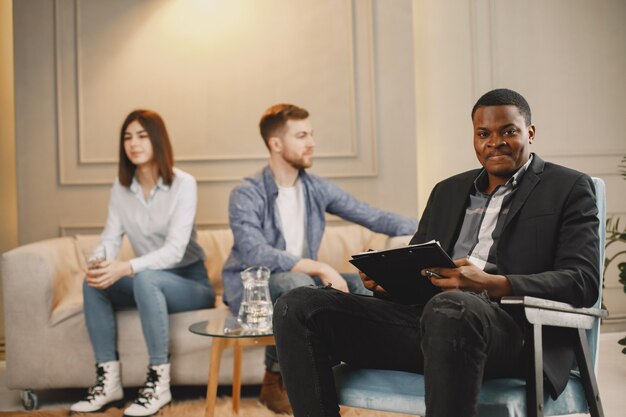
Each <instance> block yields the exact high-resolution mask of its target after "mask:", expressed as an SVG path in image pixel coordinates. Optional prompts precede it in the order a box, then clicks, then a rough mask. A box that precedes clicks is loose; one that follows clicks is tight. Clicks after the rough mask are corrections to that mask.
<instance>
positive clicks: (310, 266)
mask: <svg viewBox="0 0 626 417" xmlns="http://www.w3.org/2000/svg"><path fill="white" fill-rule="evenodd" d="M291 270H292V271H294V272H304V273H305V274H307V275H310V276H318V277H319V278H320V279H321V280H322V283H324V285H328V284H331V285H332V286H333V288H335V289H338V290H340V291H343V292H350V291H349V290H348V283H347V282H346V280H345V279H343V277H342V276H341V274H340V273H339V272H337V271H335V269H334V268H333V267H332V266H330V265H328V264H326V263H324V262H320V261H314V260H313V259H308V258H302V259H300V260H299V261H298V262H297V263H296V264H295V265H294V266H293V268H291Z"/></svg>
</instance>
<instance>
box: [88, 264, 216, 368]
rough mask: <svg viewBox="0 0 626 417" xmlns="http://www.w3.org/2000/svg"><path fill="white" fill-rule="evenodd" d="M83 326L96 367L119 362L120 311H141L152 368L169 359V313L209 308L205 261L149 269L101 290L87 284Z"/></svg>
mask: <svg viewBox="0 0 626 417" xmlns="http://www.w3.org/2000/svg"><path fill="white" fill-rule="evenodd" d="M83 297H84V304H85V307H84V309H85V321H86V322H87V330H88V332H89V339H90V340H91V346H92V347H93V350H94V352H95V355H96V363H103V362H108V361H114V360H117V359H118V358H117V348H116V344H117V343H116V342H117V323H116V320H115V310H116V308H120V307H121V308H125V307H126V308H128V307H132V308H137V309H138V310H139V317H140V319H141V328H142V330H143V336H144V339H145V341H146V345H147V346H148V353H149V355H150V365H161V364H164V363H167V362H168V360H169V321H168V314H170V313H180V312H182V311H189V310H199V309H203V308H211V307H213V305H214V304H215V292H214V291H213V288H211V283H210V282H209V278H208V273H207V270H206V268H205V266H204V262H203V261H198V262H195V263H193V264H191V265H187V266H184V267H179V268H173V269H162V270H146V271H142V272H139V273H137V274H135V276H134V277H129V276H125V277H122V278H121V279H120V280H119V281H117V282H116V283H115V284H113V285H111V286H110V287H109V288H107V289H104V290H99V289H96V288H93V287H90V286H89V285H87V282H86V281H85V282H84V283H83Z"/></svg>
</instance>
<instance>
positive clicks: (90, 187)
mask: <svg viewBox="0 0 626 417" xmlns="http://www.w3.org/2000/svg"><path fill="white" fill-rule="evenodd" d="M259 5H260V2H256V1H248V0H241V1H233V2H197V1H164V0H155V1H151V2H145V1H128V0H114V1H107V2H86V1H84V2H74V1H70V0H57V1H47V0H33V1H28V2H14V7H15V16H16V17H15V42H16V54H15V62H16V68H17V71H16V102H17V106H16V113H17V114H16V129H17V138H18V144H17V155H18V159H19V161H20V163H19V164H18V173H19V177H18V178H19V180H18V181H19V189H20V190H22V193H21V194H20V200H19V208H20V229H19V233H20V242H21V243H27V242H32V241H35V240H39V239H43V238H47V237H52V236H57V235H59V234H74V233H79V232H84V231H94V230H97V229H98V228H99V227H100V226H101V225H102V224H103V223H104V221H105V217H106V207H107V200H108V193H109V188H110V184H111V183H112V181H113V179H114V177H115V172H116V154H117V141H118V129H119V126H120V125H121V123H122V121H123V118H124V117H125V115H126V114H127V113H128V111H129V110H131V109H133V108H136V107H147V108H153V109H155V110H157V111H159V112H160V113H161V114H162V115H163V116H164V119H165V121H166V123H167V125H168V129H169V131H170V134H171V136H172V140H173V144H174V149H175V154H176V159H177V165H178V167H179V168H182V169H184V170H186V171H188V172H190V173H191V174H193V175H194V176H196V178H197V179H198V182H199V206H198V216H197V221H198V223H199V224H200V225H201V226H202V227H210V226H212V225H225V224H227V221H228V218H227V200H228V194H229V192H230V190H231V188H232V187H233V185H234V184H235V183H236V181H237V180H238V179H240V178H242V177H243V176H245V175H250V174H252V173H254V172H255V171H257V170H258V169H260V168H261V167H262V166H263V165H264V163H265V160H266V149H265V147H264V145H263V143H262V140H261V139H260V137H259V134H258V132H257V123H258V119H259V117H260V115H261V114H262V112H263V111H264V110H265V108H266V107H267V106H269V105H270V104H273V103H276V102H285V101H287V102H295V103H296V104H300V105H302V106H304V107H306V108H308V109H309V110H310V111H311V114H312V119H313V123H314V128H315V132H316V133H315V135H316V141H317V147H316V155H317V156H316V159H315V166H314V167H313V172H314V173H317V174H319V175H322V176H325V177H328V178H330V179H332V180H333V181H335V182H336V183H338V184H339V185H340V186H342V187H343V188H345V189H347V190H348V191H350V192H352V193H353V194H355V195H356V196H357V197H359V198H360V199H363V200H365V201H367V202H369V203H370V204H372V205H374V206H379V207H384V208H386V209H389V210H394V211H397V212H400V213H402V214H405V215H409V216H413V217H416V216H417V210H416V205H415V201H416V199H417V197H416V190H417V184H416V179H415V178H416V167H415V158H414V155H415V140H414V138H415V124H414V122H413V117H414V114H415V105H414V96H413V91H414V87H413V80H414V73H413V59H412V56H411V54H410V53H409V54H407V53H406V50H407V49H408V50H409V51H411V50H412V47H411V43H412V40H413V39H412V14H411V5H412V3H411V1H410V0H402V1H394V2H393V3H392V4H387V3H386V2H380V1H369V0H355V1H348V0H343V1H330V2H319V1H314V0H297V1H294V0H264V2H263V7H260V6H259ZM305 8H306V10H307V13H302V10H303V9H305ZM399 149H401V150H402V152H398V150H399ZM394 184H400V185H401V186H402V187H403V191H402V192H401V193H398V192H397V187H394V186H393V185H394Z"/></svg>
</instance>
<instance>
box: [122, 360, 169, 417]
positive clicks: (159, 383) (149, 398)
mask: <svg viewBox="0 0 626 417" xmlns="http://www.w3.org/2000/svg"><path fill="white" fill-rule="evenodd" d="M170 401H172V393H171V392H170V364H169V363H165V364H163V365H150V366H148V377H147V379H146V383H145V384H144V386H143V388H141V389H140V390H139V397H138V398H137V399H136V400H135V401H134V402H133V403H132V404H131V405H130V407H128V408H127V409H126V410H124V416H126V417H144V416H151V415H153V414H156V413H157V412H158V411H159V410H160V409H161V408H162V407H163V406H165V405H167V404H168V403H169V402H170Z"/></svg>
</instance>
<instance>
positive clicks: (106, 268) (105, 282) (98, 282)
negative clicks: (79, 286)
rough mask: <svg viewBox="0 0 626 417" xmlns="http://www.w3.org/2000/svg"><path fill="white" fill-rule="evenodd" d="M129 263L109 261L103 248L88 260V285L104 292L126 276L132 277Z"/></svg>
mask: <svg viewBox="0 0 626 417" xmlns="http://www.w3.org/2000/svg"><path fill="white" fill-rule="evenodd" d="M132 273H133V269H132V267H131V265H130V262H128V261H117V260H112V261H110V260H107V259H106V252H105V250H104V249H103V248H101V250H99V251H98V252H96V253H95V254H94V255H92V256H91V257H89V259H87V275H86V277H85V279H86V281H87V285H89V286H90V287H94V288H98V289H100V290H104V289H106V288H109V287H110V286H111V285H113V284H115V283H116V282H117V281H118V280H119V279H120V278H122V277H123V276H125V275H132Z"/></svg>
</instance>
